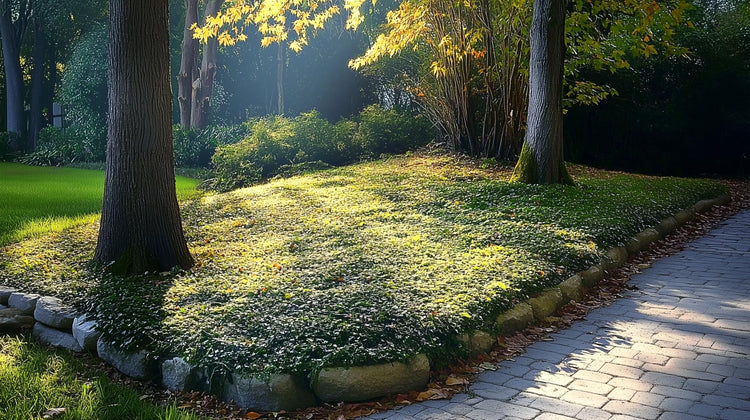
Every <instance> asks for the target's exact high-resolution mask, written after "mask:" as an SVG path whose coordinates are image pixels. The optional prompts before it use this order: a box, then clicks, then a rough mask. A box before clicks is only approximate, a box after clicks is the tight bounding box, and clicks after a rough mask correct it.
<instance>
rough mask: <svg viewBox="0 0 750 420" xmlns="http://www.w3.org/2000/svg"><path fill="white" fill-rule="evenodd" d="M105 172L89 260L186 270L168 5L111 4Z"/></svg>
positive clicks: (136, 269) (116, 267)
mask: <svg viewBox="0 0 750 420" xmlns="http://www.w3.org/2000/svg"><path fill="white" fill-rule="evenodd" d="M109 14H110V32H109V62H108V76H109V81H108V88H109V115H108V124H107V171H106V181H105V186H104V203H103V208H102V219H101V226H100V229H99V241H98V243H97V246H96V253H95V255H94V261H96V262H98V263H100V264H103V265H109V264H111V265H110V269H111V270H112V271H113V272H115V273H119V274H135V273H143V272H145V271H156V270H158V271H165V270H169V269H171V268H173V267H176V266H180V267H182V268H189V267H190V266H192V264H193V259H192V257H191V256H190V253H189V251H188V248H187V244H186V242H185V238H184V235H183V232H182V224H181V221H180V211H179V206H178V204H177V197H176V193H175V176H174V158H173V154H172V149H173V146H172V125H171V119H172V115H171V114H172V113H171V109H172V105H171V102H172V94H171V88H170V78H169V77H170V76H169V26H168V1H167V0H110V2H109Z"/></svg>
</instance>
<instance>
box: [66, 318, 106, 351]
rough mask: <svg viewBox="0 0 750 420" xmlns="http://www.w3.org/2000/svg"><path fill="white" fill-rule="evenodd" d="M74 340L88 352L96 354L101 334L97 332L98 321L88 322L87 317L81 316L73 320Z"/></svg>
mask: <svg viewBox="0 0 750 420" xmlns="http://www.w3.org/2000/svg"><path fill="white" fill-rule="evenodd" d="M71 329H72V331H73V338H75V339H76V341H77V342H78V345H79V346H81V347H82V348H83V349H84V350H86V351H91V352H95V351H96V343H97V342H98V341H99V336H101V333H99V331H97V330H96V321H93V320H88V319H87V318H86V315H81V316H78V317H76V318H75V319H74V320H73V326H72V328H71Z"/></svg>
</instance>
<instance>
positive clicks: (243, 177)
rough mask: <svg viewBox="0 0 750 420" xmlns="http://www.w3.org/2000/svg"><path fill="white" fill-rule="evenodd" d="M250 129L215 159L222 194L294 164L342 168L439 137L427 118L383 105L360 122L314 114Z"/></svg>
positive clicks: (264, 121) (261, 122) (255, 123)
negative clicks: (435, 136) (337, 119)
mask: <svg viewBox="0 0 750 420" xmlns="http://www.w3.org/2000/svg"><path fill="white" fill-rule="evenodd" d="M245 125H246V127H247V130H248V132H249V133H250V134H249V135H248V136H247V137H245V138H244V139H242V141H240V142H238V143H235V144H228V145H225V146H219V147H217V148H216V153H215V154H214V156H213V158H212V159H211V160H212V162H213V165H214V170H215V175H216V178H215V179H214V180H213V184H212V188H214V189H216V190H219V191H228V190H231V189H235V188H240V187H243V186H247V185H252V184H254V183H257V182H258V181H260V180H261V179H264V178H270V177H272V176H274V175H278V174H279V173H282V172H285V171H287V170H288V169H289V166H290V165H291V166H293V167H297V166H299V165H301V164H309V163H312V162H315V163H316V164H317V165H318V166H321V165H322V166H325V165H333V166H340V165H344V164H347V163H351V162H355V161H358V160H360V159H368V158H373V157H377V156H380V155H381V154H383V153H401V152H404V151H406V150H409V149H413V148H415V147H418V146H422V145H425V144H427V143H428V142H429V141H430V140H432V138H433V136H434V130H433V129H432V127H431V125H430V123H429V122H428V121H427V120H426V119H425V118H423V117H421V116H418V115H413V114H409V113H404V112H399V111H396V110H392V109H390V110H389V109H384V108H382V107H380V106H377V105H372V106H369V107H367V108H365V109H364V110H363V111H362V112H361V113H360V114H359V116H358V117H357V118H356V119H354V120H347V119H344V120H341V121H339V122H338V123H336V124H331V123H330V122H328V121H326V120H325V119H323V118H321V116H320V114H319V113H318V112H317V111H311V112H308V113H303V114H301V115H299V116H297V117H294V118H287V117H284V116H272V117H265V118H259V119H254V120H250V121H248V122H246V123H245ZM305 166H309V165H305Z"/></svg>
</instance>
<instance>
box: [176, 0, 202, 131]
mask: <svg viewBox="0 0 750 420" xmlns="http://www.w3.org/2000/svg"><path fill="white" fill-rule="evenodd" d="M185 4H186V8H185V31H184V32H183V34H182V58H181V60H180V74H179V75H178V79H177V101H178V102H179V105H180V125H182V126H183V127H185V128H190V116H191V108H190V106H191V104H192V99H191V98H192V91H193V69H195V57H196V55H197V54H198V40H197V39H195V38H193V31H192V29H190V27H191V26H192V25H193V24H194V23H197V22H198V0H186V1H185Z"/></svg>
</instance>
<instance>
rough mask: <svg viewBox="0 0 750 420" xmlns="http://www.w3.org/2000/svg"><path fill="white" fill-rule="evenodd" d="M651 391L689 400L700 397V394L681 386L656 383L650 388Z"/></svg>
mask: <svg viewBox="0 0 750 420" xmlns="http://www.w3.org/2000/svg"><path fill="white" fill-rule="evenodd" d="M651 392H653V393H654V394H659V395H664V396H665V397H674V398H682V399H686V400H691V401H698V400H699V399H700V398H701V394H699V393H697V392H693V391H688V390H686V389H681V388H673V387H671V386H666V385H656V386H655V387H653V388H651Z"/></svg>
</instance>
